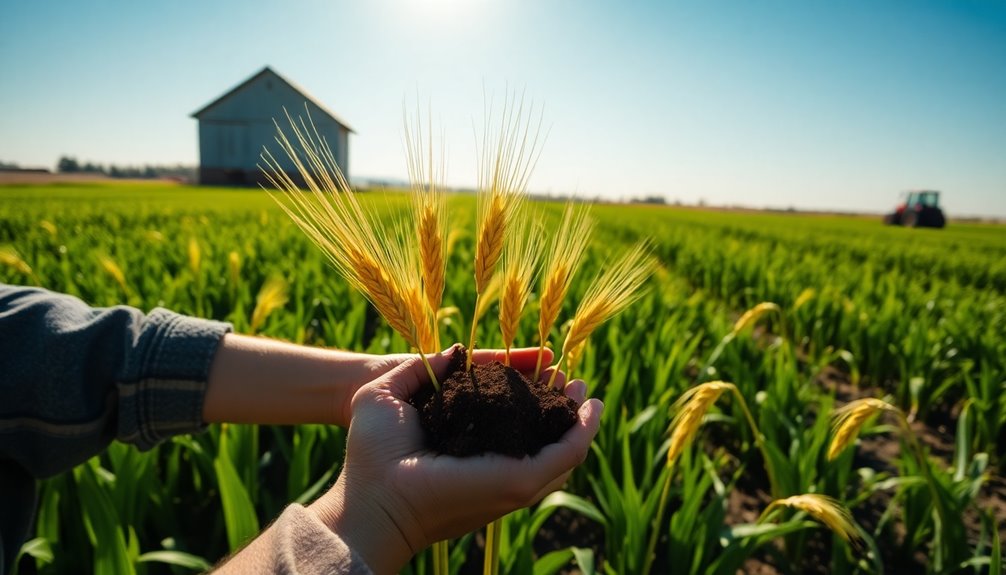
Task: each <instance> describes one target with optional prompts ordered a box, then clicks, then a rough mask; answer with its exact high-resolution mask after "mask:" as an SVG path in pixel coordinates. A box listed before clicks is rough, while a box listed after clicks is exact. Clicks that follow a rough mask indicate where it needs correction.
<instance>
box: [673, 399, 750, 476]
mask: <svg viewBox="0 0 1006 575" xmlns="http://www.w3.org/2000/svg"><path fill="white" fill-rule="evenodd" d="M733 388H734V385H733V384H732V383H726V382H723V381H710V382H706V383H703V384H700V385H697V386H695V387H693V388H691V389H689V390H688V391H686V392H685V393H683V394H682V395H681V397H680V398H678V400H677V401H676V402H674V407H673V410H674V411H675V415H674V419H672V420H671V427H670V429H671V441H670V444H669V447H668V448H667V466H668V467H670V466H672V465H674V462H675V461H676V460H677V459H678V457H679V456H680V455H681V453H682V452H683V451H684V450H685V448H686V447H687V446H688V445H689V444H690V443H691V442H692V439H694V438H695V434H696V433H697V432H698V430H699V426H700V425H702V418H703V417H705V415H706V412H707V411H709V408H710V407H712V405H713V404H714V403H716V400H717V399H719V398H720V396H721V395H722V394H723V392H725V391H728V390H732V389H733Z"/></svg>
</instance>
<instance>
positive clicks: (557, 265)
mask: <svg viewBox="0 0 1006 575" xmlns="http://www.w3.org/2000/svg"><path fill="white" fill-rule="evenodd" d="M587 212H588V210H587V209H586V208H584V209H580V210H577V209H575V208H574V206H573V204H572V203H569V204H566V209H565V211H564V212H563V215H562V222H561V223H560V224H559V229H558V230H556V232H555V235H554V236H553V237H552V243H551V245H550V246H549V254H548V257H547V259H546V260H545V264H544V267H543V268H542V276H541V277H542V281H541V298H540V299H539V302H540V310H539V314H538V361H537V363H536V364H535V368H534V381H538V377H539V376H540V375H541V368H542V365H541V362H542V358H543V357H544V355H545V344H546V342H547V341H548V334H549V332H550V331H551V330H552V326H553V325H554V324H555V320H556V318H558V317H559V310H560V309H562V302H563V300H565V299H566V293H567V292H569V286H570V284H572V282H573V274H575V273H576V270H577V268H578V267H579V266H580V261H581V259H582V257H583V253H584V251H585V250H586V249H587V244H588V243H589V240H590V232H591V229H592V228H593V224H592V223H591V221H590V219H589V218H588V217H587ZM580 348H582V344H581V345H578V346H576V348H574V349H580ZM569 351H570V353H571V355H570V358H572V352H573V349H570V350H569Z"/></svg>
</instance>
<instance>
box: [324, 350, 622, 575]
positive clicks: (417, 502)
mask: <svg viewBox="0 0 1006 575" xmlns="http://www.w3.org/2000/svg"><path fill="white" fill-rule="evenodd" d="M449 351H450V350H449ZM449 351H448V352H447V353H445V354H443V355H433V356H430V357H429V361H430V364H431V365H432V366H433V369H434V373H436V374H437V375H438V377H439V376H442V375H444V374H445V372H446V369H447V365H448V355H449ZM502 353H503V352H501V351H476V352H475V354H474V360H475V361H476V362H485V361H491V360H492V359H498V358H499V357H501V355H502ZM548 355H549V357H546V358H545V359H546V360H547V361H551V357H550V356H551V353H550V352H549V354H548ZM536 359H537V349H525V350H513V351H512V352H511V365H513V367H515V368H516V369H519V370H521V371H525V372H528V371H533V370H534V366H535V362H536ZM550 375H551V373H550V372H546V373H545V374H544V375H543V377H544V378H548V377H549V376H550ZM546 381H547V379H546ZM424 385H430V382H429V376H428V375H427V373H426V369H425V367H424V366H423V364H422V362H421V360H420V359H418V358H414V359H410V360H409V361H407V362H405V363H402V364H401V365H399V366H398V367H397V368H395V369H393V370H391V371H389V372H387V373H386V374H385V375H383V376H382V377H380V378H378V379H377V380H375V381H373V382H371V383H369V384H367V385H365V386H363V387H362V388H360V390H359V391H358V392H357V394H356V395H355V396H354V397H353V401H352V411H353V419H352V423H351V425H350V428H349V438H348V441H347V448H346V461H345V465H344V468H343V471H342V473H341V474H340V476H339V479H338V481H337V482H336V484H335V486H334V487H332V489H331V490H330V491H329V492H328V493H326V494H325V495H323V496H322V497H321V498H319V499H318V501H316V502H315V503H314V504H312V505H311V509H312V510H313V511H314V512H315V513H317V514H318V516H319V517H320V518H321V520H322V521H323V522H325V524H326V525H328V526H329V527H330V528H331V529H332V530H333V531H334V532H335V533H336V534H338V535H339V536H340V537H341V538H342V539H343V540H344V541H346V543H347V544H348V545H349V546H350V547H351V548H352V549H353V550H354V551H356V552H357V553H358V554H360V556H361V557H362V558H363V560H364V561H366V562H367V564H368V565H369V566H370V568H371V569H372V570H373V571H374V572H375V573H395V572H397V571H398V570H399V569H400V568H401V567H402V566H403V565H405V563H406V562H408V560H409V558H410V557H412V555H414V554H416V553H417V552H418V551H420V550H421V549H423V548H425V547H427V546H429V545H430V544H431V543H433V542H435V541H440V540H444V539H450V538H453V537H458V536H460V535H462V534H464V533H467V532H469V531H473V530H475V529H478V528H479V527H481V526H483V525H485V524H487V523H489V522H490V521H492V520H494V519H496V518H498V517H500V516H502V515H505V514H506V513H509V512H510V511H513V510H515V509H519V508H522V507H527V506H529V505H531V504H533V503H534V502H535V501H538V500H539V499H541V498H542V497H544V496H545V495H546V494H548V493H550V492H552V491H554V490H556V489H558V488H560V487H561V486H562V484H563V483H565V481H566V479H567V477H568V476H569V474H570V472H571V471H572V469H573V468H574V467H576V466H577V465H579V464H580V463H582V462H583V460H584V459H585V458H586V456H587V452H588V450H589V448H590V442H591V441H592V440H593V438H594V435H595V434H596V433H597V429H598V424H599V419H600V416H601V411H602V409H603V405H602V404H601V402H600V401H598V400H597V399H591V400H585V395H586V385H585V384H584V382H583V381H581V380H573V381H571V382H569V383H568V384H567V383H566V382H565V376H564V375H563V374H561V373H560V374H557V376H556V385H557V386H562V387H563V389H564V391H565V393H566V395H567V396H569V397H571V398H572V399H573V400H574V401H576V402H577V404H578V405H579V411H578V419H577V422H576V423H575V424H574V425H573V427H572V428H570V430H569V431H567V432H566V434H565V435H563V436H562V438H561V439H560V440H559V441H558V442H557V443H553V444H550V445H547V446H545V447H544V448H543V449H542V450H541V451H540V452H539V453H538V454H537V455H535V456H534V457H525V458H523V459H516V458H512V457H505V456H502V455H497V454H483V455H479V456H474V457H466V458H458V457H452V456H447V455H440V454H437V453H432V452H430V451H428V450H427V449H426V448H425V447H424V445H423V443H424V441H423V430H422V429H421V427H420V425H419V415H418V413H417V412H416V410H415V409H414V408H413V407H412V406H411V405H409V404H408V403H407V400H408V399H409V398H410V397H412V395H413V394H415V393H416V391H418V390H419V389H420V388H421V387H422V386H424Z"/></svg>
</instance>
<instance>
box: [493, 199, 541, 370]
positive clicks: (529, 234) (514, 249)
mask: <svg viewBox="0 0 1006 575" xmlns="http://www.w3.org/2000/svg"><path fill="white" fill-rule="evenodd" d="M538 227H539V226H537V225H534V224H532V223H530V220H529V219H528V218H527V216H526V215H522V217H520V218H518V219H517V220H516V221H515V226H514V229H513V233H512V234H511V235H510V238H509V241H508V242H507V245H506V248H505V249H504V250H503V264H502V265H503V270H502V273H501V278H502V279H501V280H500V285H501V292H500V311H499V320H500V332H501V333H502V335H503V349H504V354H505V355H504V362H505V364H506V365H510V348H511V347H513V341H514V338H515V337H516V336H517V327H518V325H519V324H520V317H521V315H522V314H523V313H524V306H525V305H526V304H527V298H528V295H529V294H530V293H531V285H532V283H533V281H534V275H535V273H536V272H537V270H538V260H539V258H540V256H541V244H540V243H538V241H537V237H536V236H537V235H538V234H537V228H538Z"/></svg>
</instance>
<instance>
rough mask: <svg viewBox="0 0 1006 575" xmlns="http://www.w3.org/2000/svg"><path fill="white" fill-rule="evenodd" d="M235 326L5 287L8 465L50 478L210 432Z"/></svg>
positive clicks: (0, 373) (2, 382) (2, 414)
mask: <svg viewBox="0 0 1006 575" xmlns="http://www.w3.org/2000/svg"><path fill="white" fill-rule="evenodd" d="M230 329H231V328H230V326H229V325H228V324H225V323H220V322H216V321H209V320H203V319H195V318H190V317H185V316H182V315H178V314H176V313H173V312H170V311H168V310H165V309H160V308H157V309H154V310H153V311H152V312H150V314H149V315H144V314H143V313H141V312H140V311H139V310H136V309H133V308H129V307H124V306H116V307H112V308H92V307H89V306H88V305H86V304H85V303H84V302H82V301H80V300H79V299H77V298H74V297H71V296H67V295H62V294H56V293H53V292H50V291H46V290H43V289H37V288H24V287H14V286H8V285H2V284H0V460H10V461H13V462H16V463H17V464H18V465H20V466H21V467H23V468H24V469H25V470H26V471H27V472H28V473H29V474H30V475H32V476H34V477H36V478H41V477H47V476H50V475H54V474H57V473H59V472H61V471H65V470H67V469H70V468H71V467H73V466H74V465H77V464H78V463H81V462H83V461H85V460H87V459H88V458H90V457H91V456H93V455H95V454H97V453H99V452H100V451H101V450H102V449H104V448H105V447H106V446H107V445H108V444H109V443H110V442H111V441H112V440H113V439H119V440H121V441H124V442H127V443H131V444H133V445H136V446H137V447H139V448H140V449H149V448H151V447H153V446H154V445H155V444H157V443H158V442H159V441H162V440H163V439H165V438H167V437H169V436H171V435H176V434H182V433H189V432H194V431H200V430H202V429H203V427H204V425H205V424H204V423H203V420H202V409H203V398H204V396H205V392H206V381H207V377H208V375H209V369H210V364H211V362H212V361H213V356H214V354H215V353H216V350H217V347H218V345H219V343H220V340H221V339H222V338H223V336H224V334H225V333H227V332H228V331H230Z"/></svg>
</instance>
